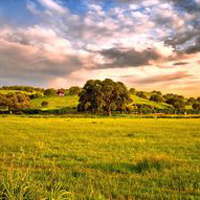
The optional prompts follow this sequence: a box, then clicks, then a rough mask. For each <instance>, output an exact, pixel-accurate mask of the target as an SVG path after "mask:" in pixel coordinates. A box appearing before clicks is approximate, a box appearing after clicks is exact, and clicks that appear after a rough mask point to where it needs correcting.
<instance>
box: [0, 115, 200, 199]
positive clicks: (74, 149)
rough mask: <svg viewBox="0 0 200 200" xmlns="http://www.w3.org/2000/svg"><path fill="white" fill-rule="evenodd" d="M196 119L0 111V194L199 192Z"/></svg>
mask: <svg viewBox="0 0 200 200" xmlns="http://www.w3.org/2000/svg"><path fill="white" fill-rule="evenodd" d="M199 172H200V120H199V119H128V118H115V119H114V118H104V119H103V118H95V119H91V118H79V119H78V118H39V119H38V118H28V117H23V118H22V117H14V116H13V117H2V118H0V180H1V181H0V199H11V200H14V199H16V200H18V199H199V197H200V173H199Z"/></svg>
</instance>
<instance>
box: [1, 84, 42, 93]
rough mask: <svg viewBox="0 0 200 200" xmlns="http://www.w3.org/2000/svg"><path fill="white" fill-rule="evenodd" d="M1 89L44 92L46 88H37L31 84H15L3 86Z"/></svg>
mask: <svg viewBox="0 0 200 200" xmlns="http://www.w3.org/2000/svg"><path fill="white" fill-rule="evenodd" d="M0 90H18V91H26V92H30V93H33V92H38V93H43V92H44V89H43V88H35V87H31V86H18V85H14V86H3V87H1V88H0Z"/></svg>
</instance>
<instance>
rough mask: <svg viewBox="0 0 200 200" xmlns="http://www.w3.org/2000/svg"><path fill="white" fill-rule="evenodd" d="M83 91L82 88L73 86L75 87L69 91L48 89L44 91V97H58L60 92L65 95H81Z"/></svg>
mask: <svg viewBox="0 0 200 200" xmlns="http://www.w3.org/2000/svg"><path fill="white" fill-rule="evenodd" d="M81 91H82V88H80V87H78V86H73V87H70V88H69V89H63V88H61V89H58V90H56V89H54V88H49V89H46V90H45V91H44V95H45V96H56V95H58V94H59V92H62V93H63V94H64V95H67V94H68V95H79V94H80V93H81Z"/></svg>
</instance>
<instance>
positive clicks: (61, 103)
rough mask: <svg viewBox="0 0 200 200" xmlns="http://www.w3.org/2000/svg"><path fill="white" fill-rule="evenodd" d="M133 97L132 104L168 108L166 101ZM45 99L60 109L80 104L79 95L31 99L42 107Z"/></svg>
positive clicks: (33, 103) (50, 107)
mask: <svg viewBox="0 0 200 200" xmlns="http://www.w3.org/2000/svg"><path fill="white" fill-rule="evenodd" d="M131 97H132V99H133V103H132V104H146V105H151V106H155V107H157V108H161V109H164V108H167V106H169V105H167V104H165V103H156V102H153V101H149V100H148V99H143V98H140V97H137V96H135V95H131ZM43 101H47V102H48V103H49V106H48V107H47V108H45V109H60V108H65V107H76V106H77V105H78V96H77V95H74V96H70V95H68V96H65V97H59V96H44V97H40V98H37V99H33V100H31V103H32V107H33V108H42V106H41V104H42V102H43Z"/></svg>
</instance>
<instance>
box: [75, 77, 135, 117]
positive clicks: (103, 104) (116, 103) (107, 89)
mask: <svg viewBox="0 0 200 200" xmlns="http://www.w3.org/2000/svg"><path fill="white" fill-rule="evenodd" d="M79 97H80V98H79V105H78V110H79V111H93V112H97V111H98V110H104V111H106V113H107V115H111V111H116V110H117V111H122V110H125V109H126V106H127V105H128V104H129V103H131V102H132V99H131V98H130V96H129V92H128V90H127V88H126V86H125V85H124V84H123V83H121V82H114V81H112V80H111V79H105V80H104V81H100V80H89V81H87V83H86V84H85V86H84V87H83V91H82V92H81V93H80V95H79Z"/></svg>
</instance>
